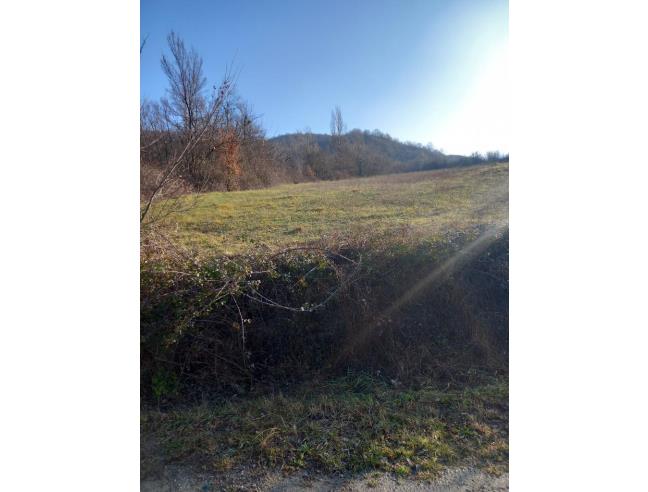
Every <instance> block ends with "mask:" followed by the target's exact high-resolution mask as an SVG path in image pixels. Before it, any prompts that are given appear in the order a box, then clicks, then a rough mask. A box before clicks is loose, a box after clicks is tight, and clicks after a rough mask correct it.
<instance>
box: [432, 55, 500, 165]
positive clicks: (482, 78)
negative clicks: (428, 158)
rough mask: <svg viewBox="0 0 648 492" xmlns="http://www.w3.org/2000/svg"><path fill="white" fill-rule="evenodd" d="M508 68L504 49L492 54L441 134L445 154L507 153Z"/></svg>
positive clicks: (440, 142)
mask: <svg viewBox="0 0 648 492" xmlns="http://www.w3.org/2000/svg"><path fill="white" fill-rule="evenodd" d="M508 107H509V101H508V64H507V50H506V47H505V46H504V45H503V46H499V47H498V48H497V49H496V50H493V56H491V57H489V59H488V61H486V62H485V63H484V64H483V66H482V68H481V70H480V75H479V76H478V77H477V78H476V81H475V83H474V85H473V86H472V88H471V89H470V90H469V91H468V93H467V95H466V97H465V98H464V99H463V101H462V103H461V105H460V106H459V108H458V109H457V111H456V112H455V113H454V114H453V115H452V116H451V117H450V118H449V120H448V122H447V124H446V125H445V127H444V128H443V129H442V130H441V134H440V135H439V137H438V142H439V144H440V145H441V147H442V148H443V150H444V151H445V152H447V153H451V154H464V155H465V154H470V153H472V152H480V153H485V152H487V151H490V150H499V151H502V152H508V144H507V142H508V118H509V116H508V115H509V112H508Z"/></svg>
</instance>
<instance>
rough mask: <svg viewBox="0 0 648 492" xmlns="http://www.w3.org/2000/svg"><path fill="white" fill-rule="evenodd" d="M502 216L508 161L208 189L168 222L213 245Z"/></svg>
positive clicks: (435, 227)
mask: <svg viewBox="0 0 648 492" xmlns="http://www.w3.org/2000/svg"><path fill="white" fill-rule="evenodd" d="M506 223H508V164H496V165H483V166H476V167H470V168H462V169H446V170H438V171H426V172H417V173H409V174H396V175H388V176H375V177H370V178H359V179H349V180H343V181H326V182H317V183H302V184H296V185H282V186H277V187H274V188H268V189H262V190H253V191H241V192H233V193H209V194H204V195H202V196H201V197H200V199H199V201H198V202H197V204H196V206H194V207H193V208H191V209H190V210H188V211H187V212H184V213H182V214H179V215H174V216H173V217H172V219H170V220H169V221H168V223H167V227H168V232H169V233H170V235H171V237H173V238H174V239H176V240H179V241H180V242H181V243H182V244H185V245H191V246H194V247H197V248H199V249H202V250H203V251H209V252H213V253H226V254H236V253H240V252H245V251H246V250H248V249H250V248H252V247H259V246H261V247H264V246H265V247H269V248H271V249H274V248H277V247H284V246H290V245H295V244H300V243H307V242H310V241H314V240H319V239H321V238H322V237H326V236H330V235H343V236H353V235H357V234H362V233H366V232H367V231H369V232H371V233H377V232H383V231H399V230H403V229H409V230H415V231H420V232H421V235H422V236H425V237H434V236H435V235H437V234H439V233H443V232H445V231H458V230H467V229H470V228H471V227H475V226H483V225H505V224H506Z"/></svg>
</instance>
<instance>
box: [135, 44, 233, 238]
mask: <svg viewBox="0 0 648 492" xmlns="http://www.w3.org/2000/svg"><path fill="white" fill-rule="evenodd" d="M168 43H169V48H170V51H171V55H172V56H171V57H170V58H167V57H166V56H163V57H162V68H163V70H164V73H165V74H166V76H167V79H168V81H169V90H168V94H169V97H170V100H166V99H163V100H162V101H161V103H160V104H153V103H144V104H142V107H141V112H140V124H141V129H140V135H141V143H140V168H141V169H156V170H157V172H156V173H155V176H154V177H153V178H152V179H151V180H150V181H151V183H150V186H148V187H144V188H143V192H144V193H143V195H144V196H143V197H142V208H141V211H140V224H142V226H146V225H149V224H151V223H153V222H155V221H158V220H160V219H162V218H164V217H166V216H168V215H170V214H171V213H174V212H177V211H180V210H185V209H186V207H187V205H188V203H189V202H188V201H187V200H166V201H165V202H164V203H163V204H161V205H160V206H157V207H153V203H154V202H156V201H162V200H161V199H163V198H169V196H173V195H174V193H173V190H177V189H179V188H181V186H182V184H183V183H185V182H187V181H188V180H189V181H190V182H191V184H192V185H193V188H194V189H193V191H202V188H203V187H204V185H205V184H206V183H207V181H208V178H209V177H210V174H209V172H208V171H209V168H210V167H214V166H215V164H216V163H218V162H219V159H220V160H222V161H224V165H223V167H224V168H225V171H224V173H225V174H227V175H228V177H230V174H232V173H233V178H231V179H230V181H232V183H234V181H235V180H236V174H237V172H236V169H237V168H236V163H234V160H235V159H237V157H238V147H237V145H238V143H237V139H236V131H235V129H232V127H231V126H230V127H226V124H225V122H226V121H227V120H228V119H229V116H228V115H227V112H228V108H229V107H231V104H232V103H231V100H232V97H233V89H234V84H233V81H232V78H231V76H230V73H229V71H228V72H227V73H226V74H225V77H224V78H223V81H222V82H221V83H220V85H219V86H214V87H213V89H212V91H211V94H209V96H206V95H205V85H206V79H205V77H204V75H203V70H202V65H203V63H202V59H201V58H200V56H198V55H197V53H196V52H195V51H194V50H193V49H192V50H187V49H186V48H185V46H184V42H183V41H182V40H181V39H180V38H179V37H178V36H176V35H175V34H174V33H171V34H170V35H169V37H168ZM230 171H231V172H230ZM232 186H233V185H232ZM229 187H230V185H229V184H228V188H229ZM153 209H155V212H154V213H153V212H152V211H153Z"/></svg>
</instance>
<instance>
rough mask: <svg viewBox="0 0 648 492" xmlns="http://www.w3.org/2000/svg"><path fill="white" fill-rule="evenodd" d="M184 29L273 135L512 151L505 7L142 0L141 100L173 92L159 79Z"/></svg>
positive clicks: (496, 3)
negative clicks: (338, 122)
mask: <svg viewBox="0 0 648 492" xmlns="http://www.w3.org/2000/svg"><path fill="white" fill-rule="evenodd" d="M171 30H174V31H175V32H176V33H177V34H179V35H180V36H181V37H182V38H183V39H184V40H185V42H186V44H188V45H191V46H193V47H195V48H196V50H197V51H198V52H199V53H200V54H201V55H202V57H203V59H204V68H205V74H206V76H207V78H208V80H210V81H214V82H216V81H218V80H220V79H221V78H222V76H223V73H224V71H225V67H226V65H227V64H231V63H233V64H234V66H235V67H236V69H237V71H238V72H239V76H238V79H237V89H238V92H239V94H240V95H241V96H242V97H243V98H244V99H245V100H247V101H248V102H249V103H250V104H251V105H252V107H253V109H254V111H255V112H256V113H257V114H259V115H260V116H261V121H262V124H263V125H264V127H265V128H266V130H267V133H268V135H269V136H274V135H278V134H281V133H288V132H294V131H300V130H304V129H306V128H309V129H311V130H312V131H314V132H322V133H327V132H328V131H329V119H330V112H331V109H332V108H333V107H334V106H335V105H339V106H340V107H341V108H342V112H343V115H344V119H345V121H346V123H347V126H348V128H349V129H352V128H360V129H369V130H373V129H376V128H377V129H380V130H381V131H384V132H387V133H389V134H390V135H392V136H394V137H397V138H399V139H401V140H411V141H415V142H420V143H423V144H427V143H432V144H433V145H434V146H435V147H437V148H442V149H443V150H444V151H446V152H449V153H463V154H467V153H470V152H473V151H480V152H484V151H487V150H502V151H508V118H509V114H508V85H507V84H508V75H507V43H508V2H507V1H506V0H481V1H467V0H446V1H437V0H407V1H406V0H400V1H396V0H347V1H342V0H327V1H323V0H318V1H315V0H302V1H294V0H282V1H279V0H274V1H269V0H267V1H260V0H255V1H253V0H239V1H234V0H229V1H225V0H217V1H216V0H214V1H190V0H185V1H179V0H178V1H159V0H156V1H152V0H142V1H141V29H140V35H141V37H142V38H144V37H145V36H148V39H147V43H146V46H145V49H144V52H143V53H142V55H141V83H140V89H141V97H142V98H149V99H157V98H159V97H160V96H162V95H163V94H164V92H165V88H166V81H165V79H164V75H163V73H162V71H161V69H160V56H161V55H162V53H163V52H164V50H165V43H166V39H165V38H166V35H167V34H168V33H169V32H170V31H171Z"/></svg>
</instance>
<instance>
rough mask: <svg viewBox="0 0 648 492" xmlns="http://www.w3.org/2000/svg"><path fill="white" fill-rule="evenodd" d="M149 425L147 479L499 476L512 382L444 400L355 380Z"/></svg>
mask: <svg viewBox="0 0 648 492" xmlns="http://www.w3.org/2000/svg"><path fill="white" fill-rule="evenodd" d="M141 424H142V436H143V441H144V440H146V442H147V443H148V445H149V446H151V445H152V446H153V448H154V449H155V451H154V452H152V453H151V452H148V453H146V454H144V453H143V456H142V463H141V464H142V473H143V475H146V474H152V473H155V467H156V466H160V465H168V464H177V465H185V466H189V467H194V468H196V469H197V470H200V471H205V472H216V473H217V472H226V471H227V470H230V469H233V468H239V467H245V466H261V467H272V468H277V467H279V468H281V469H283V470H285V471H295V470H299V469H314V470H319V471H323V472H327V473H331V472H343V473H344V472H352V473H356V472H362V471H371V470H377V471H386V472H391V473H395V474H396V475H398V476H411V477H414V478H419V479H430V478H433V477H435V476H437V475H438V474H439V473H440V472H441V471H442V470H443V469H444V468H445V467H447V466H455V465H462V464H478V465H479V466H482V467H484V469H485V470H486V471H487V472H489V473H493V474H499V473H503V472H505V471H507V467H508V382H507V380H506V379H493V380H492V382H491V383H490V384H486V385H482V386H479V387H472V388H459V389H445V390H444V389H439V388H438V387H435V386H432V385H430V386H425V385H422V386H419V387H417V388H406V387H400V386H399V385H398V383H396V384H392V383H389V382H385V381H382V380H379V379H377V378H373V377H370V376H366V375H354V376H347V377H344V378H339V379H336V380H333V381H331V382H329V383H325V384H322V383H319V384H315V383H310V384H306V385H303V386H301V387H300V388H298V389H296V390H293V391H291V392H290V393H286V394H275V395H271V396H259V397H246V398H238V399H233V400H232V399H230V400H228V401H223V402H221V403H218V404H203V405H200V406H196V407H191V408H185V409H175V410H172V411H169V412H165V413H162V412H158V411H146V412H144V413H143V414H142V417H141ZM151 443H153V444H151ZM155 458H157V459H158V462H157V464H156V462H155Z"/></svg>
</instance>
